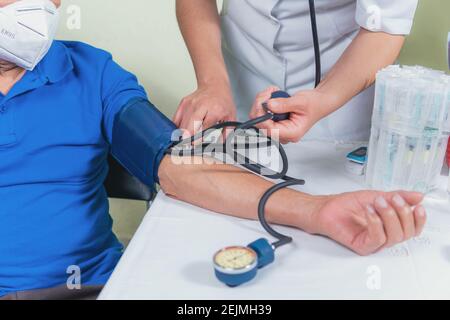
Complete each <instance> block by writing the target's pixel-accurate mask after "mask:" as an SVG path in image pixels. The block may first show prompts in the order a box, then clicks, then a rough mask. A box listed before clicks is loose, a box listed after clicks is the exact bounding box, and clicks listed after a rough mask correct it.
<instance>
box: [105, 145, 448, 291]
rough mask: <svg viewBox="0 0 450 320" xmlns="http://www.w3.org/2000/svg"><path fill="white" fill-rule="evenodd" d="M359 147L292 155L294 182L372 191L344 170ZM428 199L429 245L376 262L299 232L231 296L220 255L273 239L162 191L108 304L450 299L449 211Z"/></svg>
mask: <svg viewBox="0 0 450 320" xmlns="http://www.w3.org/2000/svg"><path fill="white" fill-rule="evenodd" d="M352 147H354V146H336V145H334V144H331V143H301V144H300V145H291V146H289V147H288V148H287V151H288V155H289V159H290V171H289V173H290V175H293V176H295V177H301V178H305V179H306V181H307V184H306V185H305V186H304V187H301V188H299V189H300V190H302V191H305V192H309V193H312V194H331V193H339V192H344V191H352V190H358V189H364V188H365V186H364V182H363V179H362V177H357V176H352V175H351V174H348V173H346V171H345V169H344V165H345V154H346V153H347V152H348V151H349V150H350V149H352ZM441 184H442V190H441V191H442V192H441V194H440V195H439V196H440V197H441V200H438V199H432V198H433V197H434V196H435V195H432V197H427V199H426V201H425V207H426V208H427V210H428V214H429V222H428V224H427V227H426V230H425V232H424V234H423V236H422V237H420V238H419V239H414V240H411V241H409V242H408V243H406V244H402V245H399V246H397V247H395V248H393V249H390V250H385V251H383V252H380V253H377V254H375V255H372V256H370V257H360V256H357V255H356V254H354V253H352V252H351V251H349V250H347V249H346V248H344V247H341V246H340V245H338V244H336V243H334V242H333V241H331V240H329V239H326V238H322V237H317V236H311V235H308V234H306V233H304V232H302V231H299V230H294V229H291V228H285V227H283V228H279V229H280V231H282V232H285V233H288V234H290V235H293V237H294V243H293V244H292V245H288V246H286V247H283V248H281V249H280V250H278V251H277V252H276V255H277V258H276V261H275V263H274V264H272V265H270V266H268V267H266V268H265V269H263V270H260V271H259V272H258V276H257V278H256V279H254V280H253V281H252V282H250V283H247V284H245V285H243V286H241V287H238V288H233V289H231V288H228V287H226V286H225V285H223V284H221V283H220V282H218V281H217V280H216V278H215V276H214V272H213V267H212V256H213V254H214V253H215V252H216V251H217V250H218V249H220V248H222V247H224V246H228V245H233V244H236V245H246V244H248V243H250V242H252V241H253V240H255V239H257V238H260V237H268V235H267V234H266V233H265V232H264V231H263V230H262V227H261V226H260V225H259V223H258V222H255V221H246V220H241V219H236V218H232V217H227V216H224V215H220V214H216V213H213V212H208V211H206V210H202V209H199V208H196V207H194V206H191V205H188V204H185V203H182V202H179V201H175V200H172V199H170V198H168V197H166V196H165V195H164V194H163V193H160V194H159V195H158V196H157V198H156V200H155V201H154V203H153V205H152V207H151V209H150V211H149V213H148V214H147V215H146V217H145V218H144V220H143V222H142V224H141V226H140V227H139V230H138V231H137V232H136V234H135V236H134V238H133V239H132V241H131V243H130V245H129V247H128V249H127V250H126V252H125V254H124V256H123V258H122V259H121V261H120V263H119V265H118V266H117V268H116V270H115V272H114V273H113V275H112V277H111V279H110V281H109V282H108V284H107V285H106V287H105V289H104V290H103V292H102V294H101V295H100V299H315V298H318V299H334V298H342V299H351V298H356V299H363V298H369V299H397V298H405V299H415V298H447V299H448V298H450V203H449V202H448V199H447V198H446V197H442V196H443V195H444V194H445V193H444V186H446V179H445V178H444V177H442V179H441Z"/></svg>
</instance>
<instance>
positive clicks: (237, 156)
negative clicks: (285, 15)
mask: <svg viewBox="0 0 450 320" xmlns="http://www.w3.org/2000/svg"><path fill="white" fill-rule="evenodd" d="M309 9H310V16H311V26H312V34H313V42H314V56H315V64H316V81H315V86H316V87H317V86H318V85H319V83H320V80H321V57H320V46H319V38H318V32H317V21H316V10H315V3H314V0H309ZM280 98H290V95H289V94H288V93H286V92H283V91H277V92H274V93H273V94H272V96H271V99H280ZM263 107H264V110H265V111H266V114H265V115H263V116H261V117H258V118H256V119H252V120H249V121H247V122H244V123H242V122H224V123H219V124H217V125H215V126H213V127H211V128H208V129H206V130H204V131H202V132H200V133H198V134H196V135H194V136H192V137H190V138H188V139H184V140H181V139H180V140H179V141H177V142H176V143H174V144H173V146H172V147H171V148H169V149H168V150H167V151H166V153H167V154H170V155H176V156H203V155H204V154H205V153H207V150H212V149H214V147H215V146H220V147H221V150H222V151H223V153H225V154H226V155H228V156H229V157H231V158H232V159H233V160H234V161H235V163H238V164H239V165H241V166H242V167H244V168H245V169H247V170H250V171H251V172H253V173H255V174H257V175H260V176H262V177H265V178H268V179H273V180H283V182H281V183H278V184H276V185H274V186H273V187H271V188H270V189H269V190H267V191H266V192H265V193H264V195H263V196H262V198H261V200H260V202H259V205H258V219H259V221H260V223H261V225H262V227H263V228H264V230H265V231H266V232H267V233H269V234H270V235H271V236H272V237H274V238H275V239H277V240H276V241H274V242H272V243H271V242H270V241H269V240H268V239H265V238H261V239H258V240H256V241H254V242H252V243H250V244H249V245H247V246H232V247H226V248H224V249H221V250H219V251H218V252H217V253H216V254H215V255H214V258H213V262H214V270H215V275H216V277H217V278H218V279H219V280H220V281H221V282H223V283H225V284H226V285H228V286H230V287H236V286H239V285H241V284H243V283H245V282H248V281H250V280H252V279H253V278H254V277H255V276H256V274H257V270H258V269H260V268H263V267H265V266H267V265H268V264H270V263H272V262H273V261H274V260H275V250H276V249H278V248H279V247H281V246H284V245H286V244H289V243H291V242H292V237H289V236H287V235H284V234H281V233H279V232H277V231H276V230H274V229H273V228H272V227H271V226H270V225H269V223H268V222H267V220H266V217H265V207H266V204H267V202H268V200H269V199H270V198H271V196H272V195H273V194H275V193H276V192H277V191H279V190H281V189H284V188H287V187H291V186H295V185H304V184H305V181H304V180H302V179H296V178H292V177H289V176H288V175H287V171H288V159H287V155H286V152H285V150H284V148H283V146H282V145H281V144H280V143H279V142H277V141H274V140H272V139H271V138H270V137H267V136H265V138H266V139H267V142H268V143H267V146H274V147H276V148H277V150H278V151H279V154H280V156H281V162H282V166H281V170H280V171H279V172H276V171H274V170H272V169H271V168H268V167H266V166H264V165H262V164H260V163H257V162H255V161H253V160H252V159H250V157H248V156H247V155H246V154H245V155H244V154H242V153H240V152H239V150H242V149H247V150H248V149H251V148H258V144H251V143H244V144H239V143H236V137H238V136H239V135H241V134H242V133H244V134H245V132H246V131H247V130H254V131H255V132H256V133H257V134H261V135H262V133H261V132H260V130H259V129H258V128H256V125H258V124H260V123H262V122H265V121H268V120H272V121H275V122H279V121H283V120H287V119H289V113H286V114H274V113H272V112H271V111H270V110H268V108H267V106H266V105H265V104H264V105H263ZM226 128H234V129H233V130H231V131H230V132H229V134H228V136H227V137H226V138H225V142H224V143H217V142H216V141H213V142H211V141H207V140H208V139H205V137H207V136H209V135H210V133H211V132H213V131H217V130H225V129H226ZM199 141H200V143H198V142H199ZM196 142H197V143H196Z"/></svg>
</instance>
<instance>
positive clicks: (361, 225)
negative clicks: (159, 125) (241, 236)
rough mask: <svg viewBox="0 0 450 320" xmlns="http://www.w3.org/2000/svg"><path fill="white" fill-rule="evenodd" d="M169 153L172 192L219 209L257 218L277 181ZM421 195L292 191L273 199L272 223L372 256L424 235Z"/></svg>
mask: <svg viewBox="0 0 450 320" xmlns="http://www.w3.org/2000/svg"><path fill="white" fill-rule="evenodd" d="M179 160H180V159H179V158H178V159H177V161H173V159H172V158H171V157H170V156H166V157H165V158H164V159H163V161H162V162H161V164H160V167H159V180H160V184H161V188H162V190H163V191H164V192H165V193H166V194H167V195H169V196H171V197H173V198H175V199H178V200H181V201H185V202H189V203H191V204H194V205H196V206H199V207H202V208H206V209H209V210H212V211H215V212H219V213H224V214H228V215H232V216H236V217H240V218H246V219H257V208H258V204H259V200H260V199H261V197H262V195H263V194H264V192H265V191H266V190H268V189H269V188H270V186H271V185H272V183H270V182H268V181H266V180H265V179H262V178H260V177H258V176H256V175H254V174H251V173H249V172H247V171H243V170H240V169H238V168H236V167H233V166H229V165H224V164H208V163H202V160H201V159H196V160H198V162H196V163H197V164H179V163H180V161H179ZM422 198H423V196H422V195H421V194H418V193H408V192H397V193H381V192H374V191H362V192H354V193H346V194H340V195H331V196H311V195H308V194H305V193H301V192H297V191H294V190H292V189H283V190H280V191H279V192H277V193H275V194H274V195H273V196H272V197H271V198H270V199H269V201H268V203H267V207H266V217H267V220H268V221H270V222H271V223H275V224H279V225H286V226H292V227H295V228H298V229H302V230H304V231H306V232H308V233H311V234H319V235H323V236H326V237H329V238H331V239H333V240H335V241H337V242H339V243H341V244H342V245H344V246H346V247H348V248H350V249H351V250H353V251H355V252H356V253H358V254H361V255H367V254H371V253H373V252H376V251H378V250H380V249H382V248H384V247H390V246H392V245H394V244H397V243H399V242H402V241H405V240H407V239H409V238H411V237H413V236H416V235H418V234H420V232H421V231H422V229H423V226H424V223H425V211H424V209H423V208H422V207H421V206H420V205H419V203H420V202H421V201H422Z"/></svg>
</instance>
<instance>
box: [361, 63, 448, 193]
mask: <svg viewBox="0 0 450 320" xmlns="http://www.w3.org/2000/svg"><path fill="white" fill-rule="evenodd" d="M375 86H376V89H375V102H374V110H373V117H372V129H371V130H372V131H371V137H370V142H369V150H368V163H367V169H366V181H367V183H368V184H369V186H370V187H371V188H373V189H379V190H384V191H391V190H398V189H402V190H411V191H419V192H424V193H427V192H429V191H432V190H433V189H434V188H435V187H436V183H437V178H438V177H439V175H440V173H441V170H442V167H443V164H444V159H445V155H446V150H447V144H448V140H449V136H450V116H449V114H450V76H448V75H446V74H445V73H444V72H440V71H435V70H431V69H427V68H423V67H419V66H415V67H409V66H398V65H395V66H389V67H387V68H385V69H383V70H381V71H380V72H379V73H378V74H377V79H376V85H375Z"/></svg>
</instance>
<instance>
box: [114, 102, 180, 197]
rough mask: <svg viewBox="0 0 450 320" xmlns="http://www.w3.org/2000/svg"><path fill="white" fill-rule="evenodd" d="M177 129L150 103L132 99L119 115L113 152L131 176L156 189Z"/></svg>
mask: <svg viewBox="0 0 450 320" xmlns="http://www.w3.org/2000/svg"><path fill="white" fill-rule="evenodd" d="M176 129H177V128H176V126H175V125H174V124H173V123H172V122H171V121H170V120H169V119H168V118H167V117H166V116H164V115H163V114H162V113H161V112H160V111H159V110H158V109H157V108H156V107H155V106H154V105H153V104H151V103H150V102H149V101H148V100H146V99H143V98H136V99H132V100H131V101H129V102H128V103H127V104H126V106H125V107H123V108H122V109H121V111H120V112H119V113H117V114H116V116H115V119H114V128H113V136H112V150H111V153H112V155H113V157H114V158H115V159H116V160H117V161H118V162H119V163H120V164H121V165H122V166H123V167H124V168H125V169H127V171H128V172H129V173H131V174H132V175H133V176H135V177H136V178H138V179H139V180H140V181H141V182H142V183H144V184H146V185H147V186H149V187H150V188H151V189H152V190H153V189H154V187H155V183H159V180H158V170H159V165H160V163H161V161H162V159H163V157H164V153H165V151H166V150H167V149H168V148H169V147H170V146H171V145H172V134H173V133H174V131H175V130H176Z"/></svg>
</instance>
